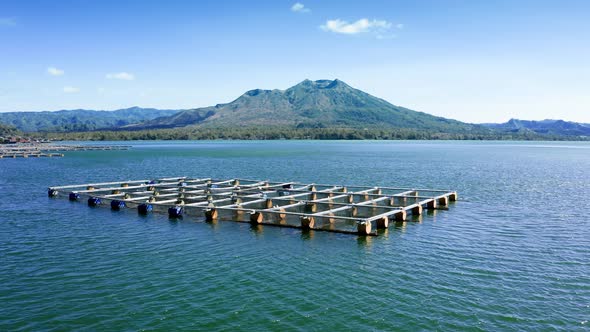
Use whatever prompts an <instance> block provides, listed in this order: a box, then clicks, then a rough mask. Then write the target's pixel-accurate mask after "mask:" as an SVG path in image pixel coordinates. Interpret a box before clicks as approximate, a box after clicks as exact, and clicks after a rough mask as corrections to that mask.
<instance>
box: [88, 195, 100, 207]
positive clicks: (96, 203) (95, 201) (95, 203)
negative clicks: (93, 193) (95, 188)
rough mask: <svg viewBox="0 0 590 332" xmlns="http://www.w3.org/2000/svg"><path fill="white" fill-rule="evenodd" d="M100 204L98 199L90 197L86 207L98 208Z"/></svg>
mask: <svg viewBox="0 0 590 332" xmlns="http://www.w3.org/2000/svg"><path fill="white" fill-rule="evenodd" d="M101 203H102V202H101V201H100V198H98V197H90V198H89V199H88V206H99V205H100V204H101Z"/></svg>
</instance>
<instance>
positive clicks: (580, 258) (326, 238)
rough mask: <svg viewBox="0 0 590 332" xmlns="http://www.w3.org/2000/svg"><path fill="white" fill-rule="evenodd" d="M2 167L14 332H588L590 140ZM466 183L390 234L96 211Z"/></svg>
mask: <svg viewBox="0 0 590 332" xmlns="http://www.w3.org/2000/svg"><path fill="white" fill-rule="evenodd" d="M117 144H131V145H133V147H132V149H130V150H128V151H87V152H68V153H66V156H65V157H64V158H39V159H37V158H29V159H3V160H0V331H18V330H30V331H39V330H43V331H64V330H87V331H96V330H113V331H121V330H132V331H136V330H160V331H163V330H202V331H210V330H225V331H236V330H249V331H250V330H256V331H263V330H270V331H326V330H329V331H349V330H350V331H352V330H354V331H357V330H375V331H392V330H404V331H417V330H443V331H448V330H465V331H515V330H526V331H551V330H561V331H584V330H588V329H590V322H589V321H590V217H589V213H590V144H588V143H564V142H530V143H528V142H527V143H519V142H518V143H517V142H407V141H394V142H382V141H339V142H330V141H328V142H326V141H268V142H263V141H248V142H239V141H232V142H227V141H211V142H140V143H138V142H124V143H117ZM168 176H170V177H172V176H190V177H213V178H235V177H238V178H253V179H268V180H276V181H282V180H286V181H291V180H294V181H299V182H310V183H311V182H315V183H328V184H345V185H375V186H396V187H417V188H429V187H431V188H442V189H447V188H448V189H453V190H457V191H458V193H459V199H460V200H459V201H458V202H456V203H454V204H452V205H451V206H450V208H449V210H448V211H435V213H430V214H426V215H424V216H423V218H421V220H419V221H412V222H406V223H394V224H391V225H390V228H389V229H388V230H387V231H386V232H385V233H382V234H380V236H378V237H370V238H365V237H357V236H351V235H345V234H334V233H324V232H313V231H312V232H310V233H307V234H304V233H301V232H300V231H299V230H296V229H282V228H276V227H252V226H250V225H249V224H240V223H232V222H227V221H226V222H224V221H220V222H218V223H216V224H209V223H205V222H203V220H201V219H198V218H194V219H191V218H184V219H183V220H181V221H172V220H169V219H168V217H167V216H166V215H164V214H152V215H149V216H147V217H142V216H139V215H138V214H137V212H136V211H135V210H132V209H130V210H125V211H120V212H114V211H111V210H110V209H109V208H98V209H96V208H95V209H93V208H88V207H87V206H86V204H85V202H69V201H68V200H67V199H51V198H48V197H47V193H46V190H47V187H48V186H57V185H65V184H78V183H90V182H103V181H104V182H107V181H116V180H130V179H150V178H157V177H168Z"/></svg>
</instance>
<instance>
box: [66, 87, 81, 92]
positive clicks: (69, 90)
mask: <svg viewBox="0 0 590 332" xmlns="http://www.w3.org/2000/svg"><path fill="white" fill-rule="evenodd" d="M64 92H65V93H77V92H80V89H79V88H76V87H73V86H64Z"/></svg>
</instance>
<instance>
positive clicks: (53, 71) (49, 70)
mask: <svg viewBox="0 0 590 332" xmlns="http://www.w3.org/2000/svg"><path fill="white" fill-rule="evenodd" d="M47 73H48V74H49V75H51V76H61V75H63V74H64V71H63V70H61V69H57V68H55V67H49V68H47Z"/></svg>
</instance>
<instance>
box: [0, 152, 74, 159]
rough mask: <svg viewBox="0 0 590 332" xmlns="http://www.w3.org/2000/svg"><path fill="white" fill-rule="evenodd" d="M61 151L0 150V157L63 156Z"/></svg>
mask: <svg viewBox="0 0 590 332" xmlns="http://www.w3.org/2000/svg"><path fill="white" fill-rule="evenodd" d="M63 156H64V154H63V153H45V152H40V151H30V152H7V153H4V152H0V159H3V158H40V157H49V158H51V157H63Z"/></svg>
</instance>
